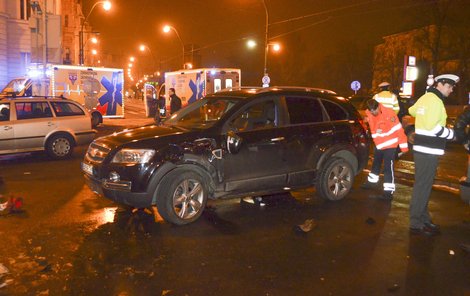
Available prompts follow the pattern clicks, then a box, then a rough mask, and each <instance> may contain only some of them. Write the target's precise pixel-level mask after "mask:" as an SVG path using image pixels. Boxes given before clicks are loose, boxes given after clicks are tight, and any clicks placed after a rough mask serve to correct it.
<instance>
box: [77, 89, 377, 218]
mask: <svg viewBox="0 0 470 296" xmlns="http://www.w3.org/2000/svg"><path fill="white" fill-rule="evenodd" d="M369 144H370V139H369V137H368V135H367V133H366V130H365V129H364V125H363V123H362V121H361V117H360V115H359V114H358V113H357V111H356V109H355V108H354V107H352V105H351V104H350V103H348V102H347V100H346V99H344V98H342V97H340V96H338V95H336V94H335V93H334V92H332V91H327V90H321V89H313V88H300V87H295V88H294V87H272V88H238V89H230V90H227V91H221V92H217V93H215V94H212V95H208V96H206V97H205V98H203V99H201V100H198V101H196V102H194V103H192V104H190V105H188V106H186V107H185V108H183V109H181V110H180V111H178V112H177V113H175V114H173V115H172V116H171V118H169V119H168V120H166V121H165V123H164V125H163V126H156V125H150V126H144V127H138V128H135V129H130V130H124V131H121V132H119V133H114V134H112V135H109V136H105V137H101V138H98V139H96V140H95V141H94V142H93V143H91V144H90V146H89V148H88V151H87V153H86V155H85V158H84V161H83V163H82V170H83V171H84V173H85V174H84V175H85V178H86V179H87V183H88V185H89V186H90V188H91V189H92V190H93V191H95V192H97V193H98V194H101V195H103V196H105V197H106V198H109V199H111V200H113V201H115V202H117V203H121V204H126V205H130V206H133V207H138V208H143V207H149V206H151V205H156V206H157V208H158V211H159V213H160V215H161V216H162V217H163V218H164V219H165V220H167V221H169V222H171V223H174V224H178V225H182V224H187V223H191V222H193V221H195V220H196V219H197V218H199V216H200V215H201V213H202V211H203V210H204V208H205V205H206V202H207V199H209V198H210V199H219V198H229V197H243V196H247V195H250V196H253V195H255V196H260V195H269V194H273V193H278V192H282V191H286V190H287V191H288V190H293V189H298V188H304V187H310V186H316V189H317V190H316V192H317V193H318V194H319V195H320V196H321V197H323V198H325V199H327V200H340V199H342V198H344V197H345V196H346V195H347V194H348V193H349V191H350V190H351V186H352V184H353V180H354V177H355V175H357V174H358V173H359V172H360V171H361V170H362V169H363V168H364V166H365V165H366V164H367V158H368V152H369Z"/></svg>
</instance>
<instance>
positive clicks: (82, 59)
mask: <svg viewBox="0 0 470 296" xmlns="http://www.w3.org/2000/svg"><path fill="white" fill-rule="evenodd" d="M98 4H103V9H104V10H106V11H108V10H110V9H111V2H110V1H98V2H96V3H95V4H93V6H92V7H91V9H90V12H88V14H87V16H86V17H85V19H84V20H83V23H82V25H81V26H80V33H79V46H80V49H79V60H80V65H83V64H84V62H85V57H84V54H83V47H84V44H83V43H84V42H83V33H84V32H83V28H84V27H85V23H86V21H87V20H88V17H89V16H90V14H91V12H92V11H93V9H95V7H96V6H97V5H98Z"/></svg>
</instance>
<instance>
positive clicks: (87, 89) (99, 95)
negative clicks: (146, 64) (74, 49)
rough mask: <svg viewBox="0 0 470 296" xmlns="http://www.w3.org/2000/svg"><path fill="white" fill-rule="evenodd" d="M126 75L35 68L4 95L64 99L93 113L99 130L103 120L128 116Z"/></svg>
mask: <svg viewBox="0 0 470 296" xmlns="http://www.w3.org/2000/svg"><path fill="white" fill-rule="evenodd" d="M44 70H45V75H42V73H43V72H44ZM123 73H124V71H123V70H122V69H115V68H99V67H86V66H70V65H48V66H47V67H46V68H45V69H44V67H42V65H33V66H31V67H29V68H28V71H27V75H26V76H25V77H20V78H16V79H13V80H12V81H10V83H8V85H7V86H6V87H5V88H4V89H3V90H2V92H1V93H0V96H56V97H60V96H62V97H64V98H67V99H70V100H74V101H77V102H78V103H80V104H82V105H83V106H85V107H86V108H87V109H88V110H90V113H91V115H92V125H93V126H94V127H96V126H97V125H98V124H100V123H102V122H103V117H106V118H123V117H124V105H125V102H124V96H123V94H122V89H123V85H124V75H123Z"/></svg>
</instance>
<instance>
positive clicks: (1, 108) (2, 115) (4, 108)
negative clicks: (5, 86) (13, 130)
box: [0, 104, 10, 121]
mask: <svg viewBox="0 0 470 296" xmlns="http://www.w3.org/2000/svg"><path fill="white" fill-rule="evenodd" d="M8 120H10V104H0V121H8Z"/></svg>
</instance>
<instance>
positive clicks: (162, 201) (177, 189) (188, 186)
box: [157, 168, 208, 225]
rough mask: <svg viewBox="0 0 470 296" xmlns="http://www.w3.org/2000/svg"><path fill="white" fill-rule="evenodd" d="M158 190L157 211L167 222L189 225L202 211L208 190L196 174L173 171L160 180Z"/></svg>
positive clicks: (185, 170)
mask: <svg viewBox="0 0 470 296" xmlns="http://www.w3.org/2000/svg"><path fill="white" fill-rule="evenodd" d="M159 188H160V189H159V190H158V192H157V209H158V212H159V213H160V215H161V216H162V217H163V218H164V219H165V220H167V221H168V222H170V223H173V224H176V225H184V224H189V223H191V222H194V221H196V220H197V219H198V218H199V217H200V216H201V214H202V212H203V211H204V208H205V206H206V202H207V196H208V189H207V185H206V182H205V181H204V178H203V177H202V176H201V175H200V174H198V173H197V172H195V171H192V170H187V169H182V168H178V169H175V170H173V171H171V172H170V173H168V175H166V176H165V177H164V178H163V179H162V182H161V184H160V186H159Z"/></svg>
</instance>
